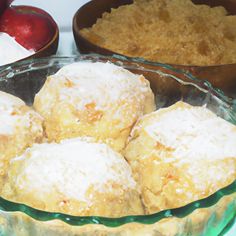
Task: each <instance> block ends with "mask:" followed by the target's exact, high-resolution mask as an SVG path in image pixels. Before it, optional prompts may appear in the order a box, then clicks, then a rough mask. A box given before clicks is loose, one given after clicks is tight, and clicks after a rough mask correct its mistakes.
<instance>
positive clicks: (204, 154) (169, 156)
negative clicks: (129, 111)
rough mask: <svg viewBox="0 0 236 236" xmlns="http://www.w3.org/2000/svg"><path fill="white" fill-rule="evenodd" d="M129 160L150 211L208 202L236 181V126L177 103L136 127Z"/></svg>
mask: <svg viewBox="0 0 236 236" xmlns="http://www.w3.org/2000/svg"><path fill="white" fill-rule="evenodd" d="M125 157H126V158H127V160H128V161H129V163H130V164H131V166H132V168H133V172H134V175H135V179H136V180H137V182H138V183H139V184H140V186H141V192H142V200H143V203H144V205H145V208H146V212H147V213H153V212H157V211H160V210H163V209H170V208H175V207H180V206H183V205H186V204H188V203H190V202H193V201H195V200H199V199H202V198H205V197H207V196H209V195H211V194H213V193H214V192H216V191H217V190H219V189H221V188H223V187H225V186H227V185H229V184H230V183H231V182H233V181H234V180H235V178H236V126H234V125H233V124H231V123H229V122H227V121H225V120H223V119H222V118H220V117H217V116H216V115H215V114H214V113H213V112H211V111H210V110H208V109H207V108H206V107H194V106H191V105H188V104H186V103H183V102H178V103H176V104H174V105H172V106H170V107H168V108H163V109H160V110H158V111H156V112H153V113H150V114H148V115H146V116H144V117H143V118H141V119H140V120H139V122H137V124H136V126H135V127H134V128H133V130H132V133H131V137H130V140H129V144H128V145H127V147H126V150H125Z"/></svg>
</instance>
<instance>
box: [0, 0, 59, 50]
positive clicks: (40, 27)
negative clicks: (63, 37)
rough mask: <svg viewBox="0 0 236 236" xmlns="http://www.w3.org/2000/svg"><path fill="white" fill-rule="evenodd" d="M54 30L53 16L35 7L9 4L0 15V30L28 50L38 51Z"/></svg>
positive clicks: (49, 38) (52, 34)
mask: <svg viewBox="0 0 236 236" xmlns="http://www.w3.org/2000/svg"><path fill="white" fill-rule="evenodd" d="M0 1H1V0H0ZM55 31H56V23H55V21H54V20H53V18H52V17H51V16H50V15H49V14H48V13H47V12H45V11H43V10H42V9H39V8H36V7H31V6H10V7H8V8H7V9H5V11H4V12H3V14H2V15H1V17H0V32H5V33H7V34H9V35H10V36H11V37H14V38H15V40H16V41H17V42H18V43H19V44H21V45H22V46H23V47H24V48H26V49H28V50H31V49H32V50H34V51H38V50H39V49H40V48H42V47H43V46H45V45H46V44H47V43H48V42H49V41H50V40H51V39H52V38H53V36H54V34H55Z"/></svg>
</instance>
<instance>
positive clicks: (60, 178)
mask: <svg viewBox="0 0 236 236" xmlns="http://www.w3.org/2000/svg"><path fill="white" fill-rule="evenodd" d="M2 196H4V197H6V198H7V199H11V200H12V201H16V202H22V203H24V204H27V205H29V206H32V207H34V208H37V209H41V210H46V211H50V212H61V213H66V214H70V215H80V216H89V215H101V216H122V215H132V214H143V209H142V204H141V200H140V196H139V191H138V187H137V185H136V182H135V181H134V179H133V177H132V173H131V168H130V166H129V165H128V163H127V162H126V161H125V159H124V158H123V156H122V155H120V154H119V153H117V152H115V151H113V150H112V149H111V148H110V147H109V146H108V145H106V144H101V143H95V142H93V141H92V140H91V139H89V138H75V139H67V140H63V141H61V142H60V143H44V144H35V145H33V146H32V147H31V148H29V149H27V150H26V151H25V152H24V153H23V154H22V155H21V156H19V157H16V158H14V159H13V160H12V161H11V163H10V166H9V171H8V177H7V180H6V184H5V186H4V189H3V192H2Z"/></svg>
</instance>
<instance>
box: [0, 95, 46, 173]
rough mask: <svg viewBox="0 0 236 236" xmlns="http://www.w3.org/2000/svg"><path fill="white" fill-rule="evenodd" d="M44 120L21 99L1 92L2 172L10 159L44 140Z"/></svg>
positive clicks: (0, 161) (0, 148) (0, 142)
mask: <svg viewBox="0 0 236 236" xmlns="http://www.w3.org/2000/svg"><path fill="white" fill-rule="evenodd" d="M42 120H43V119H42V117H41V116H40V115H39V114H37V113H36V112H35V111H33V110H32V109H31V108H30V107H28V106H27V105H26V104H25V103H24V102H23V101H22V100H21V99H19V98H17V97H15V96H13V95H11V94H8V93H5V92H1V91H0V172H2V171H4V168H3V166H4V164H6V163H7V162H8V161H9V159H10V158H12V157H14V156H16V155H20V154H21V153H22V152H23V151H24V150H25V149H26V148H27V147H29V146H31V145H32V144H33V143H34V142H40V141H41V140H42V138H43V128H42Z"/></svg>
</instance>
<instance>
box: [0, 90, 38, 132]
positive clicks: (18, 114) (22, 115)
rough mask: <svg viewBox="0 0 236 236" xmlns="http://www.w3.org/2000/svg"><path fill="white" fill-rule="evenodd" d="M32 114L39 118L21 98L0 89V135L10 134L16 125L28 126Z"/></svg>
mask: <svg viewBox="0 0 236 236" xmlns="http://www.w3.org/2000/svg"><path fill="white" fill-rule="evenodd" d="M32 115H33V116H38V118H39V119H40V116H39V115H38V114H36V113H35V112H34V111H33V110H30V109H26V105H25V103H24V102H23V101H22V100H21V99H19V98H17V97H15V96H13V95H11V94H8V93H5V92H2V91H0V135H12V134H13V133H14V132H15V131H16V130H15V129H16V128H17V127H21V128H23V127H25V128H29V127H30V124H31V118H30V117H31V116H32Z"/></svg>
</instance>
